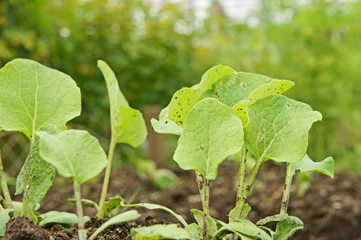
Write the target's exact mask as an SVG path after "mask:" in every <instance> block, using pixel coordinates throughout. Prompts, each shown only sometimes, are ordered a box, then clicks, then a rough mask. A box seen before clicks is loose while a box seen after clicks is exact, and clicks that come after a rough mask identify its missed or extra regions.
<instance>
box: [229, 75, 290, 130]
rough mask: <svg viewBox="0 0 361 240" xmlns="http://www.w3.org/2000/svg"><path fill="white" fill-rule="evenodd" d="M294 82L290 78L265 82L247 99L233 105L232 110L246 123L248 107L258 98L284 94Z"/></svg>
mask: <svg viewBox="0 0 361 240" xmlns="http://www.w3.org/2000/svg"><path fill="white" fill-rule="evenodd" d="M293 85H294V83H293V82H292V81H288V80H277V79H274V80H272V82H270V83H266V84H263V85H261V86H259V87H258V88H256V89H255V90H254V91H253V92H251V94H250V96H249V97H248V98H246V99H243V100H241V101H239V102H238V103H237V104H235V105H234V106H233V107H232V110H233V111H234V113H235V114H236V116H237V117H239V118H240V119H241V120H242V123H243V124H244V125H246V124H247V122H248V116H247V108H246V107H248V106H251V105H252V104H253V103H255V102H256V101H257V100H259V99H261V98H264V97H266V96H268V95H272V94H282V93H284V92H285V91H287V90H288V89H290V88H291V87H292V86H293Z"/></svg>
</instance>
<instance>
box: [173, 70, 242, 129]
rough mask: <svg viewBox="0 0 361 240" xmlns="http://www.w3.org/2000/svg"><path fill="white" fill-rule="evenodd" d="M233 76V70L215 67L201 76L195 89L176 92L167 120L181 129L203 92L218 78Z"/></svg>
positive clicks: (183, 89)
mask: <svg viewBox="0 0 361 240" xmlns="http://www.w3.org/2000/svg"><path fill="white" fill-rule="evenodd" d="M229 74H235V72H234V70H233V69H232V68H230V67H227V66H222V65H217V66H215V67H212V68H211V69H209V70H208V71H207V72H206V73H205V74H203V76H202V79H201V82H200V84H199V85H197V86H196V87H192V88H182V89H180V90H178V91H177V92H176V93H175V94H174V95H173V97H172V99H171V101H170V103H169V106H168V107H169V119H170V120H172V121H174V122H175V123H176V124H178V125H179V126H181V127H183V126H184V124H185V122H186V120H187V118H188V114H189V111H190V110H191V109H192V108H193V106H194V105H195V104H196V103H197V102H199V101H201V100H202V99H203V97H202V94H203V92H204V91H206V90H208V89H210V88H211V87H212V85H213V83H215V82H216V81H218V80H219V79H220V78H222V77H224V76H226V75H229Z"/></svg>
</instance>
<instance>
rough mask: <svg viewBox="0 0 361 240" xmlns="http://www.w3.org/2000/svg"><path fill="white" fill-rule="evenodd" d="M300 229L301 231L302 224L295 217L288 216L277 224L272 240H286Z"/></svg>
mask: <svg viewBox="0 0 361 240" xmlns="http://www.w3.org/2000/svg"><path fill="white" fill-rule="evenodd" d="M300 229H303V222H302V221H301V220H300V219H299V218H297V217H293V216H288V217H287V218H286V219H285V220H283V221H280V222H278V223H277V226H276V232H275V234H274V239H275V240H287V239H288V238H289V237H291V236H292V235H293V234H294V233H295V232H296V231H297V230H300Z"/></svg>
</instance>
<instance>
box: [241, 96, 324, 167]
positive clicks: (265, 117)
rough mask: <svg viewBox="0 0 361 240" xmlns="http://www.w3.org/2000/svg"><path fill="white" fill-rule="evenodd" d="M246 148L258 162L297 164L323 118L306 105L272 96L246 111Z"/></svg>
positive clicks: (282, 97)
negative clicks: (266, 160)
mask: <svg viewBox="0 0 361 240" xmlns="http://www.w3.org/2000/svg"><path fill="white" fill-rule="evenodd" d="M247 112H248V117H249V123H248V124H247V125H246V126H245V145H246V147H247V149H248V150H249V151H251V152H252V154H254V156H255V157H256V159H263V158H265V157H267V158H270V159H273V160H275V161H277V162H290V163H294V162H297V161H299V160H301V159H302V157H303V156H305V154H306V150H307V145H308V131H309V129H310V128H311V126H312V123H313V122H315V121H319V120H321V118H322V115H321V114H320V113H319V112H317V111H313V110H312V109H311V107H310V106H309V105H307V104H304V103H301V102H298V101H295V100H292V99H289V98H287V97H285V96H282V95H270V96H267V97H265V98H262V99H260V100H258V101H257V102H256V103H254V104H253V105H251V106H250V107H248V108H247Z"/></svg>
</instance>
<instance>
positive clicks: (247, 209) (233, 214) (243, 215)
mask: <svg viewBox="0 0 361 240" xmlns="http://www.w3.org/2000/svg"><path fill="white" fill-rule="evenodd" d="M250 211H251V206H250V205H249V204H248V203H245V204H244V205H243V208H242V211H241V216H240V217H238V216H236V213H237V212H238V206H236V207H235V208H233V209H232V210H231V211H230V213H229V219H230V221H231V220H232V221H237V220H238V219H239V218H240V219H244V218H246V217H247V215H248V213H249V212H250Z"/></svg>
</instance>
